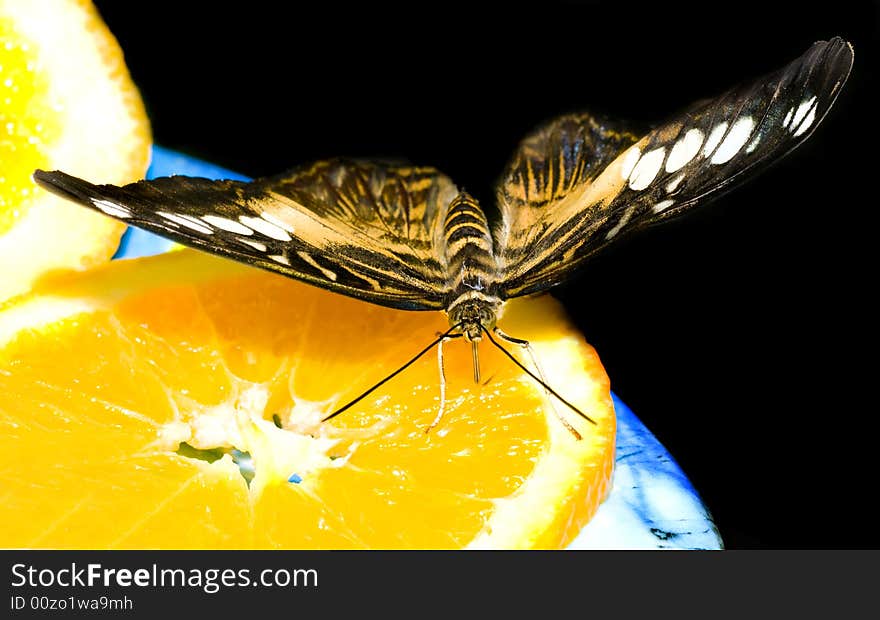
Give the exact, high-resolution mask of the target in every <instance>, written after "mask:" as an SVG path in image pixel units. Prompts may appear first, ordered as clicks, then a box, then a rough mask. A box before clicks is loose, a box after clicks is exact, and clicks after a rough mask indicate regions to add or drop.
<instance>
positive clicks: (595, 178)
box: [495, 38, 853, 298]
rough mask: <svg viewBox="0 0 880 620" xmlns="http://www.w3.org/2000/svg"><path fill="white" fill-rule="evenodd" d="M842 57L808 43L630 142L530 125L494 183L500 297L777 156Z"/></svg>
mask: <svg viewBox="0 0 880 620" xmlns="http://www.w3.org/2000/svg"><path fill="white" fill-rule="evenodd" d="M852 61H853V51H852V47H851V46H850V45H849V44H848V43H847V42H846V41H844V40H843V39H840V38H834V39H832V40H830V41H820V42H818V43H815V44H814V45H813V46H812V47H811V48H810V49H808V50H807V51H806V53H804V54H803V55H802V56H800V57H799V58H797V59H795V60H794V61H792V62H791V63H789V64H788V65H787V66H786V67H783V68H782V69H781V70H779V71H777V72H775V73H773V74H770V75H768V76H764V77H762V78H760V79H758V80H755V81H752V82H751V83H746V84H743V85H741V86H738V87H736V88H733V89H731V90H729V91H727V92H726V93H724V94H722V95H720V96H718V97H716V98H714V99H710V100H705V101H701V102H698V103H696V104H694V105H693V106H691V107H690V108H689V109H688V110H686V111H684V112H683V113H681V114H679V115H677V116H675V117H673V118H672V119H670V120H669V121H667V122H666V123H663V124H661V125H659V126H658V127H657V128H655V129H654V130H652V131H649V132H646V133H643V134H641V136H636V135H634V134H633V133H632V132H629V131H626V130H624V129H623V128H622V125H620V124H619V123H618V124H610V123H608V122H607V121H603V122H598V121H597V119H596V118H595V117H591V116H589V115H579V116H569V117H562V118H561V119H558V120H557V121H554V122H551V123H550V124H549V125H547V126H545V127H544V128H542V129H540V130H539V131H538V132H536V134H535V135H533V136H531V137H529V138H527V139H526V140H525V141H523V143H522V145H521V146H520V149H519V151H517V153H516V154H515V156H514V158H513V160H512V161H511V164H510V166H509V167H508V170H507V173H506V175H505V177H504V179H503V181H502V183H501V184H500V186H499V188H498V202H499V208H500V211H501V224H500V226H499V227H498V228H497V229H496V230H495V238H496V245H497V247H499V248H500V251H501V255H500V257H499V263H500V269H501V274H502V278H501V280H502V285H501V289H500V290H499V293H500V295H501V296H502V298H510V297H516V296H519V295H527V294H530V293H535V292H539V291H541V290H544V289H546V288H549V287H550V286H553V285H554V284H557V283H559V282H561V281H562V280H564V279H565V278H566V277H568V275H570V273H571V272H572V271H573V270H574V269H575V268H577V267H578V266H579V265H580V264H582V263H583V262H584V261H585V260H586V259H587V258H589V257H590V256H591V255H593V254H595V253H596V252H598V251H599V250H601V249H602V248H603V247H605V246H606V245H608V244H609V243H611V242H612V241H613V240H616V239H617V238H619V237H620V236H622V234H624V233H626V232H629V231H632V230H636V229H638V228H640V227H644V226H647V225H650V224H653V223H656V222H659V221H662V220H664V219H667V218H669V217H673V216H676V215H678V214H680V213H682V212H684V211H686V210H688V209H690V208H693V207H695V206H697V205H700V204H705V203H706V202H707V201H708V199H709V198H710V197H714V196H717V195H719V194H720V193H721V192H723V191H726V190H728V189H730V188H732V187H733V186H734V185H735V184H736V183H738V182H741V181H742V180H743V179H745V178H747V177H748V176H751V175H752V174H754V173H755V172H756V171H758V170H760V169H762V168H763V167H765V166H766V165H768V164H770V163H772V162H773V161H776V160H778V159H779V158H780V157H782V156H783V155H785V154H786V153H787V152H789V151H790V150H791V149H793V148H794V147H796V146H797V145H798V144H800V143H801V142H803V141H804V140H805V139H806V138H807V137H808V136H809V135H810V133H812V131H813V130H814V129H815V128H816V127H817V126H818V124H819V123H820V122H821V120H822V118H823V117H824V116H825V114H826V113H827V112H828V110H829V109H830V107H831V105H832V104H833V103H834V100H835V98H836V97H837V95H838V93H839V92H840V88H841V86H842V85H843V83H844V82H845V81H846V79H847V76H848V75H849V71H850V68H851V66H852Z"/></svg>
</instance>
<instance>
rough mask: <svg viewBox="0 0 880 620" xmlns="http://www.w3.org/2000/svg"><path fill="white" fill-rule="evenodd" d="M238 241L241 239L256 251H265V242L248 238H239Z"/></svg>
mask: <svg viewBox="0 0 880 620" xmlns="http://www.w3.org/2000/svg"><path fill="white" fill-rule="evenodd" d="M239 241H241V242H242V243H244V244H246V245H249V246H251V247H252V248H254V249H255V250H256V251H257V252H265V251H266V244H265V243H260V242H259V241H251V240H250V239H239Z"/></svg>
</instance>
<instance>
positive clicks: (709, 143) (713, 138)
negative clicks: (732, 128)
mask: <svg viewBox="0 0 880 620" xmlns="http://www.w3.org/2000/svg"><path fill="white" fill-rule="evenodd" d="M726 131H727V121H723V122H721V123H718V124H717V125H715V128H714V129H713V130H712V133H710V134H709V138H708V139H707V140H706V146H704V147H703V157H709V155H711V154H712V151H714V150H715V147H716V146H718V143H719V142H721V138H723V137H724V133H725V132H726Z"/></svg>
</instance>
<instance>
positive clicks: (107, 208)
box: [91, 198, 131, 217]
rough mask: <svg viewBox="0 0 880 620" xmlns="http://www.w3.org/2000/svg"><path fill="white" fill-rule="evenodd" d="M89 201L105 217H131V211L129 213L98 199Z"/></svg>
mask: <svg viewBox="0 0 880 620" xmlns="http://www.w3.org/2000/svg"><path fill="white" fill-rule="evenodd" d="M91 200H92V204H93V205H95V206H96V207H98V208H99V209H100V210H101V211H103V212H104V213H106V214H107V215H113V216H115V217H131V211H129V210H128V208H127V207H123V206H122V205H119V204H116V203H115V202H110V201H109V200H102V199H100V198H92V199H91Z"/></svg>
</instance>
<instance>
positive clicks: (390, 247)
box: [34, 37, 853, 436]
mask: <svg viewBox="0 0 880 620" xmlns="http://www.w3.org/2000/svg"><path fill="white" fill-rule="evenodd" d="M852 62H853V50H852V46H851V45H850V44H849V43H848V42H846V41H844V40H843V39H841V38H839V37H835V38H833V39H831V40H829V41H819V42H817V43H815V44H813V45H812V46H811V47H810V48H809V49H808V50H807V51H806V52H805V53H804V54H803V55H802V56H800V57H799V58H797V59H795V60H794V61H792V62H791V63H789V64H788V65H787V66H785V67H783V68H782V69H780V70H778V71H776V72H775V73H771V74H769V75H766V76H764V77H762V78H760V79H757V80H753V81H751V82H749V83H745V84H742V85H740V86H737V87H734V88H732V89H730V90H728V91H727V92H725V93H723V94H722V95H720V96H718V97H715V98H713V99H707V100H704V101H700V102H697V103H695V104H693V105H691V106H690V107H689V108H687V109H686V110H684V111H682V112H681V113H679V114H677V115H675V116H673V117H672V118H671V119H669V120H667V121H666V122H664V123H661V124H659V125H657V126H656V127H655V128H654V129H652V130H649V131H647V132H641V133H639V132H635V131H632V130H631V129H629V126H628V125H627V124H626V123H623V122H620V121H615V120H612V119H609V118H605V117H602V116H599V115H595V114H590V113H576V114H568V115H565V116H561V117H559V118H556V119H554V120H552V121H550V122H548V123H546V124H544V125H543V126H541V127H539V128H538V129H537V130H535V131H534V132H533V133H532V134H531V135H529V136H527V137H526V138H525V139H524V140H523V141H522V142H521V144H520V145H519V147H518V149H517V150H516V152H515V153H514V154H513V157H512V158H511V160H510V162H509V163H508V165H507V167H506V169H505V171H504V173H503V175H502V177H501V179H500V181H499V183H498V184H497V187H496V201H497V204H496V206H497V217H496V218H494V220H495V221H493V222H490V221H489V219H488V218H487V215H486V212H485V211H484V210H483V208H482V207H481V206H480V204H479V203H478V202H477V201H476V200H475V199H474V198H473V197H471V196H470V195H469V194H467V193H466V192H464V191H462V190H460V189H459V188H458V187H456V185H455V183H454V182H453V181H452V180H451V179H450V178H449V177H448V176H446V175H444V174H443V173H441V172H440V171H438V170H436V169H435V168H432V167H418V166H410V165H401V164H394V163H387V162H379V161H364V160H350V159H333V160H328V161H320V162H317V163H314V164H311V165H307V166H303V167H300V168H296V169H293V170H290V171H288V172H285V173H283V174H280V175H278V176H273V177H267V178H262V179H257V180H254V181H251V182H240V181H231V180H220V181H217V180H209V179H203V178H190V177H184V176H171V177H164V178H157V179H154V180H151V181H139V182H137V183H133V184H130V185H125V186H123V187H117V186H113V185H94V184H91V183H89V182H87V181H84V180H81V179H78V178H75V177H72V176H70V175H67V174H65V173H63V172H60V171H55V172H45V171H42V170H37V171H36V172H35V173H34V179H35V180H36V182H37V183H38V184H39V185H40V186H42V187H44V188H46V189H48V190H49V191H51V192H54V193H56V194H58V195H60V196H63V197H65V198H69V199H71V200H73V201H76V202H78V203H80V204H82V205H85V206H87V207H90V208H92V209H96V210H98V211H101V212H103V213H105V214H107V215H109V216H112V217H114V218H117V219H119V220H122V221H124V222H126V223H128V224H131V225H133V226H136V227H139V228H143V229H146V230H148V231H151V232H154V233H158V234H159V235H162V236H164V237H167V238H170V239H172V240H174V241H177V242H180V243H182V244H185V245H188V246H192V247H194V248H197V249H200V250H204V251H207V252H210V253H212V254H218V255H220V256H224V257H227V258H231V259H234V260H237V261H241V262H243V263H247V264H249V265H254V266H256V267H260V268H263V269H267V270H270V271H273V272H277V273H280V274H283V275H285V276H289V277H291V278H295V279H297V280H302V281H305V282H308V283H310V284H313V285H316V286H320V287H322V288H324V289H327V290H330V291H333V292H336V293H341V294H343V295H348V296H351V297H355V298H358V299H362V300H364V301H368V302H371V303H375V304H380V305H383V306H390V307H392V308H398V309H402V310H435V311H443V312H445V313H446V314H447V315H448V319H449V324H450V328H449V330H448V331H447V332H446V333H445V334H443V335H441V336H440V338H438V340H436V341H434V343H432V345H431V346H429V347H428V348H426V349H425V350H424V351H422V353H420V354H419V356H420V355H422V354H423V353H425V352H426V351H428V350H430V348H431V347H433V346H435V345H437V344H438V343H439V344H440V346H441V347H442V342H443V341H444V340H446V339H449V338H454V337H463V338H465V339H466V340H467V341H469V342H470V343H472V349H473V358H474V378H475V380H479V364H478V357H477V343H479V342H480V341H481V340H482V338H483V337H484V336H485V337H487V338H488V339H489V340H490V341H491V342H492V343H493V344H497V343H496V342H495V340H494V338H493V335H495V336H498V337H499V338H501V339H503V340H506V341H508V342H512V343H516V344H520V345H523V346H525V347H527V346H528V343H526V342H525V341H523V340H518V339H516V338H511V337H509V336H507V335H506V334H504V333H503V332H502V331H501V330H500V329H499V328H498V327H497V325H496V321H497V320H498V318H499V316H500V314H501V312H502V310H503V307H504V304H505V302H506V301H507V300H509V299H511V298H514V297H520V296H523V295H531V294H534V293H540V292H542V291H545V290H546V289H549V288H550V287H552V286H554V285H556V284H559V283H560V282H562V281H563V280H565V279H566V278H568V277H569V276H570V275H571V274H572V273H573V272H574V271H575V270H577V269H578V268H579V267H581V266H582V265H583V264H584V262H585V261H586V260H587V259H589V258H590V257H591V256H593V255H595V254H596V253H597V252H599V251H600V250H602V249H603V248H604V247H606V246H607V245H608V244H610V243H612V242H614V241H616V240H617V239H618V238H620V237H621V236H622V235H623V234H624V233H629V232H631V231H635V230H638V229H640V228H644V227H646V226H648V225H653V224H655V223H658V222H662V221H664V220H668V219H670V218H672V217H676V216H678V215H681V214H682V213H684V212H686V211H688V210H690V209H692V208H694V207H697V206H700V205H704V204H706V203H707V202H708V201H709V199H711V198H714V197H717V196H719V195H720V194H722V193H723V192H724V191H727V190H729V189H731V188H732V187H734V186H735V185H736V184H737V183H740V182H742V181H743V180H745V179H746V178H748V177H750V176H752V175H753V174H754V173H756V172H757V171H759V170H761V169H763V168H764V167H765V166H767V165H768V164H770V163H772V162H774V161H777V160H778V159H779V158H780V157H782V156H783V155H785V154H786V153H788V152H789V151H791V149H793V148H794V147H795V146H797V145H798V144H800V143H801V142H803V141H804V140H805V139H806V138H807V137H808V136H809V135H810V134H811V133H812V132H813V131H814V130H815V129H816V127H817V126H818V124H819V123H820V122H821V120H822V119H823V117H824V116H825V115H826V113H827V112H828V110H829V109H830V107H831V106H832V104H833V103H834V101H835V99H836V98H837V96H838V94H839V92H840V89H841V87H842V86H843V84H844V82H845V81H846V79H847V77H848V75H849V72H850V69H851V66H852ZM441 350H442V349H441ZM502 350H503V349H502ZM419 356H416V357H415V358H413V359H412V360H410V362H408V363H407V364H406V365H404V366H403V367H401V368H400V369H399V370H398V371H397V372H400V371H401V370H403V369H404V368H406V367H407V366H408V365H409V364H411V363H412V362H414V361H415V360H416V359H418V357H419ZM508 357H510V358H511V359H513V360H514V362H516V363H518V365H519V366H520V367H521V368H522V369H523V370H525V371H526V372H528V373H529V374H530V375H531V376H532V377H533V378H535V379H536V380H537V381H539V382H540V383H541V385H542V386H544V388H545V389H547V390H549V391H550V392H552V393H553V394H554V395H555V396H557V398H560V399H561V400H563V402H566V404H569V403H567V401H564V399H562V397H561V396H559V395H558V394H556V392H554V391H552V389H551V388H549V386H547V385H546V383H545V382H544V381H543V376H536V375H535V374H534V373H532V372H531V371H529V370H528V369H527V368H526V367H525V366H523V365H522V364H519V362H517V360H516V359H515V358H514V357H513V356H512V355H510V354H509V353H508ZM533 362H534V364H535V366H536V367H537V361H536V360H534V358H533ZM394 374H397V373H394ZM538 374H539V375H541V374H542V373H540V367H538ZM391 376H394V375H391ZM391 376H389V377H386V379H384V380H383V381H382V382H380V383H379V384H377V385H376V386H374V388H372V389H375V387H378V386H379V385H381V384H382V383H384V381H387V380H388V379H390V378H391ZM441 376H442V372H441ZM372 389H371V390H370V391H372ZM367 393H369V391H368V392H366V393H364V394H362V395H361V397H363V396H365V395H366V394H367ZM359 398H360V397H359ZM356 400H359V399H356ZM354 402H356V401H352V403H349V405H347V406H346V407H343V408H342V409H340V410H338V411H337V412H335V413H334V414H333V415H331V416H328V417H327V418H325V419H329V418H330V417H333V416H335V415H338V414H339V413H341V412H342V411H343V410H345V409H346V408H348V406H350V405H352V404H354ZM569 406H570V407H572V408H573V409H574V410H575V411H576V412H577V413H579V414H580V415H581V416H582V417H584V418H587V419H588V420H589V417H588V416H586V415H585V414H583V413H581V412H580V411H578V410H577V408H575V407H573V406H572V405H570V404H569ZM438 419H439V416H438ZM590 421H592V420H590ZM435 423H436V420H435ZM566 426H567V427H568V428H569V430H571V431H572V432H574V434H575V435H576V436H579V435H578V434H577V432H576V431H574V429H573V428H572V427H571V426H570V425H568V424H567V423H566Z"/></svg>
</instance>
